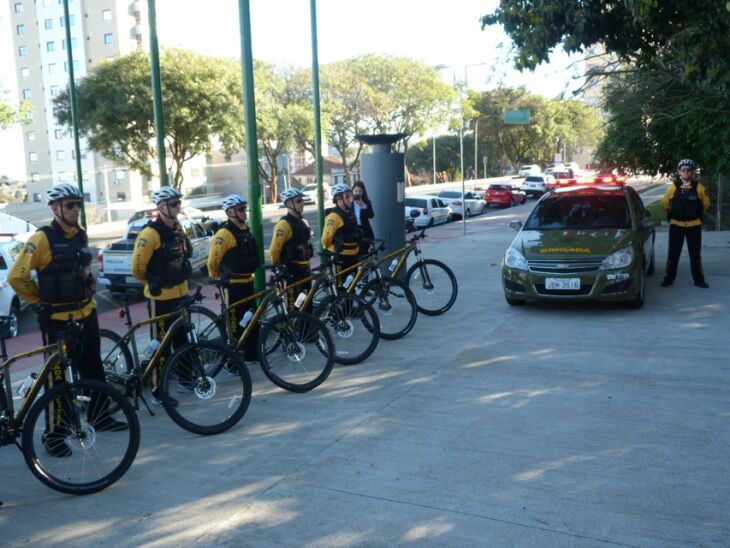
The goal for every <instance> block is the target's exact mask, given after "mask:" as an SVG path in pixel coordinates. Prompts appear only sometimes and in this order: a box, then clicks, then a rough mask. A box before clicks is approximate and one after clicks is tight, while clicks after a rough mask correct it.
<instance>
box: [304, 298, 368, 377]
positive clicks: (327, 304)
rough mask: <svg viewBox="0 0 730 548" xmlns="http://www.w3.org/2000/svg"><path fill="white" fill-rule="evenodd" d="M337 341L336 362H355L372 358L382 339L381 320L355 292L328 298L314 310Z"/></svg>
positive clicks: (350, 363) (343, 363) (349, 363)
mask: <svg viewBox="0 0 730 548" xmlns="http://www.w3.org/2000/svg"><path fill="white" fill-rule="evenodd" d="M314 315H315V316H316V317H317V318H319V319H320V320H322V322H324V324H325V325H326V326H327V328H328V329H329V331H330V334H331V335H332V338H333V339H334V341H335V362H337V363H339V364H342V365H354V364H356V363H360V362H362V361H364V360H366V359H367V358H368V356H370V354H372V353H373V352H374V351H375V348H376V347H377V346H378V341H379V340H380V320H378V315H377V313H376V312H375V309H374V308H373V307H372V306H370V305H369V304H368V303H367V302H365V299H363V298H362V297H360V296H358V295H353V294H352V293H343V294H340V295H336V296H329V297H326V298H325V299H324V300H322V302H321V303H320V304H319V306H317V308H316V309H315V310H314Z"/></svg>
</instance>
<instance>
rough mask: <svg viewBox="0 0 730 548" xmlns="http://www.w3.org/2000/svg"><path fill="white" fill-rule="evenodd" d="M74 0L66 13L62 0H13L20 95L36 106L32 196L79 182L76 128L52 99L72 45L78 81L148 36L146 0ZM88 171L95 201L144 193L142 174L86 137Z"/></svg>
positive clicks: (30, 143)
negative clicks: (61, 119) (92, 147)
mask: <svg viewBox="0 0 730 548" xmlns="http://www.w3.org/2000/svg"><path fill="white" fill-rule="evenodd" d="M68 2H69V4H68V5H69V18H68V21H67V20H66V17H65V16H64V7H63V0H9V3H10V10H9V11H10V28H11V32H12V34H13V47H14V50H15V51H14V59H15V71H16V78H17V84H18V93H19V99H20V100H27V101H29V102H30V103H31V105H32V106H33V112H32V114H31V115H30V117H29V120H28V122H29V123H28V125H26V126H24V127H23V145H24V151H25V152H24V154H25V165H26V172H27V174H28V176H27V192H28V200H29V201H36V202H39V201H42V200H43V197H44V195H45V191H46V190H47V189H48V188H50V187H51V186H52V185H54V184H58V183H61V182H73V183H76V182H77V170H76V157H75V149H74V140H73V136H72V135H71V133H70V132H69V131H68V130H67V129H66V128H64V127H61V126H59V125H58V124H57V123H56V118H55V115H54V114H55V113H54V106H53V99H54V98H55V97H56V96H57V95H58V94H59V93H60V92H61V91H62V90H63V89H65V88H66V87H67V86H68V82H69V73H68V57H67V50H68V48H70V49H71V52H72V53H73V67H74V77H75V79H76V81H77V82H78V81H79V80H80V79H81V78H83V77H84V76H85V75H86V74H88V72H89V71H90V70H91V69H92V68H94V67H95V66H96V65H98V64H99V63H103V62H105V61H106V60H108V59H111V58H113V57H115V56H118V55H123V54H125V53H128V52H130V51H132V50H133V49H135V48H139V47H147V45H148V43H149V41H148V38H149V34H148V29H147V25H146V19H147V13H146V2H144V0H134V1H132V0H68ZM66 25H69V27H70V30H71V41H70V44H69V43H67V42H66ZM81 171H82V178H83V187H84V193H85V194H86V196H87V199H88V200H89V201H90V202H92V203H94V202H96V203H100V204H102V205H103V204H110V203H113V202H126V201H136V202H139V201H141V200H142V195H143V188H142V185H143V181H142V178H141V177H140V175H139V174H137V173H134V172H131V173H130V172H129V171H128V170H127V169H126V168H124V167H120V166H115V165H113V163H112V162H109V161H108V160H105V159H104V158H103V157H101V156H100V155H98V154H94V153H92V152H87V151H86V143H85V141H84V139H83V138H82V139H81Z"/></svg>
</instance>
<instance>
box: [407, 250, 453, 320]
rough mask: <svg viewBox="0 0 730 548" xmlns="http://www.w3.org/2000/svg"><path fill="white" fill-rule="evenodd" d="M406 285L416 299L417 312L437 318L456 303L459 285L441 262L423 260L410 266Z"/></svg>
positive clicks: (449, 270)
mask: <svg viewBox="0 0 730 548" xmlns="http://www.w3.org/2000/svg"><path fill="white" fill-rule="evenodd" d="M406 284H407V285H408V289H410V290H411V291H413V296H414V297H416V305H417V306H418V311H419V312H421V313H423V314H426V315H427V316H438V315H439V314H443V313H444V312H446V311H447V310H448V309H449V308H451V307H452V306H453V305H454V303H455V302H456V295H457V293H458V292H459V284H458V283H457V282H456V276H454V273H453V272H452V271H451V269H450V268H449V267H448V266H446V265H445V264H444V263H442V262H441V261H436V260H434V259H424V260H423V262H420V261H419V262H417V263H415V264H414V265H412V266H411V267H410V268H409V269H408V272H407V273H406Z"/></svg>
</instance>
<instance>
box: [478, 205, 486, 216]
mask: <svg viewBox="0 0 730 548" xmlns="http://www.w3.org/2000/svg"><path fill="white" fill-rule="evenodd" d="M486 212H487V204H484V205H483V206H482V209H481V211H480V212H479V213H480V214H482V215H484V214H485V213H486Z"/></svg>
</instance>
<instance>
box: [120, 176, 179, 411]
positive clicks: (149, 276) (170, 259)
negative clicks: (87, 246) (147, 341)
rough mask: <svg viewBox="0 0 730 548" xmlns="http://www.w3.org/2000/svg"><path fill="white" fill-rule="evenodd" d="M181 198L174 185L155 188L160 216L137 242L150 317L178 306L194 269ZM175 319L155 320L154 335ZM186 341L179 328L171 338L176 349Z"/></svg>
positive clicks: (136, 259)
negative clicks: (181, 220)
mask: <svg viewBox="0 0 730 548" xmlns="http://www.w3.org/2000/svg"><path fill="white" fill-rule="evenodd" d="M181 199H182V194H180V193H179V192H178V191H177V190H175V189H174V188H172V187H169V186H163V187H162V188H160V189H159V190H156V191H155V192H154V193H153V194H152V200H153V201H154V202H155V205H156V206H157V218H156V219H154V220H152V221H150V222H149V223H147V226H146V227H144V228H143V229H142V231H141V232H140V233H139V234H138V235H137V239H136V240H135V242H134V252H133V253H132V275H133V276H134V277H135V278H137V279H138V280H139V281H140V282H142V283H143V284H144V296H145V297H147V298H148V299H149V303H148V310H149V314H150V318H152V317H154V316H161V315H163V314H167V313H168V312H172V311H174V310H176V309H177V308H178V307H179V306H180V301H181V300H182V298H183V297H185V296H186V295H187V294H188V280H189V279H190V276H191V274H192V272H193V268H192V265H191V264H190V260H189V259H190V257H191V256H192V252H193V250H192V244H191V242H190V240H189V239H188V238H187V236H185V233H184V232H183V229H182V227H181V226H180V223H179V222H178V221H177V216H178V215H179V213H180V206H181V204H182V202H181ZM172 321H173V320H170V319H166V320H161V321H158V322H156V323H153V324H152V332H151V337H152V339H157V340H162V338H163V337H164V336H165V333H166V332H167V330H168V329H169V327H170V325H171V324H172ZM186 342H187V338H186V336H185V333H184V331H182V330H180V331H178V333H176V334H175V336H174V337H173V339H172V346H173V349H174V348H177V347H179V346H182V345H183V344H185V343H186ZM164 357H166V356H164ZM163 363H164V359H162V360H160V362H159V366H160V367H159V368H158V369H157V370H156V371H155V372H154V374H153V376H152V396H153V400H152V401H153V403H155V404H158V405H160V404H161V401H162V400H161V398H160V393H159V386H158V385H159V376H160V373H161V371H162V364H163ZM174 403H175V402H174V401H173V404H174Z"/></svg>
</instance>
